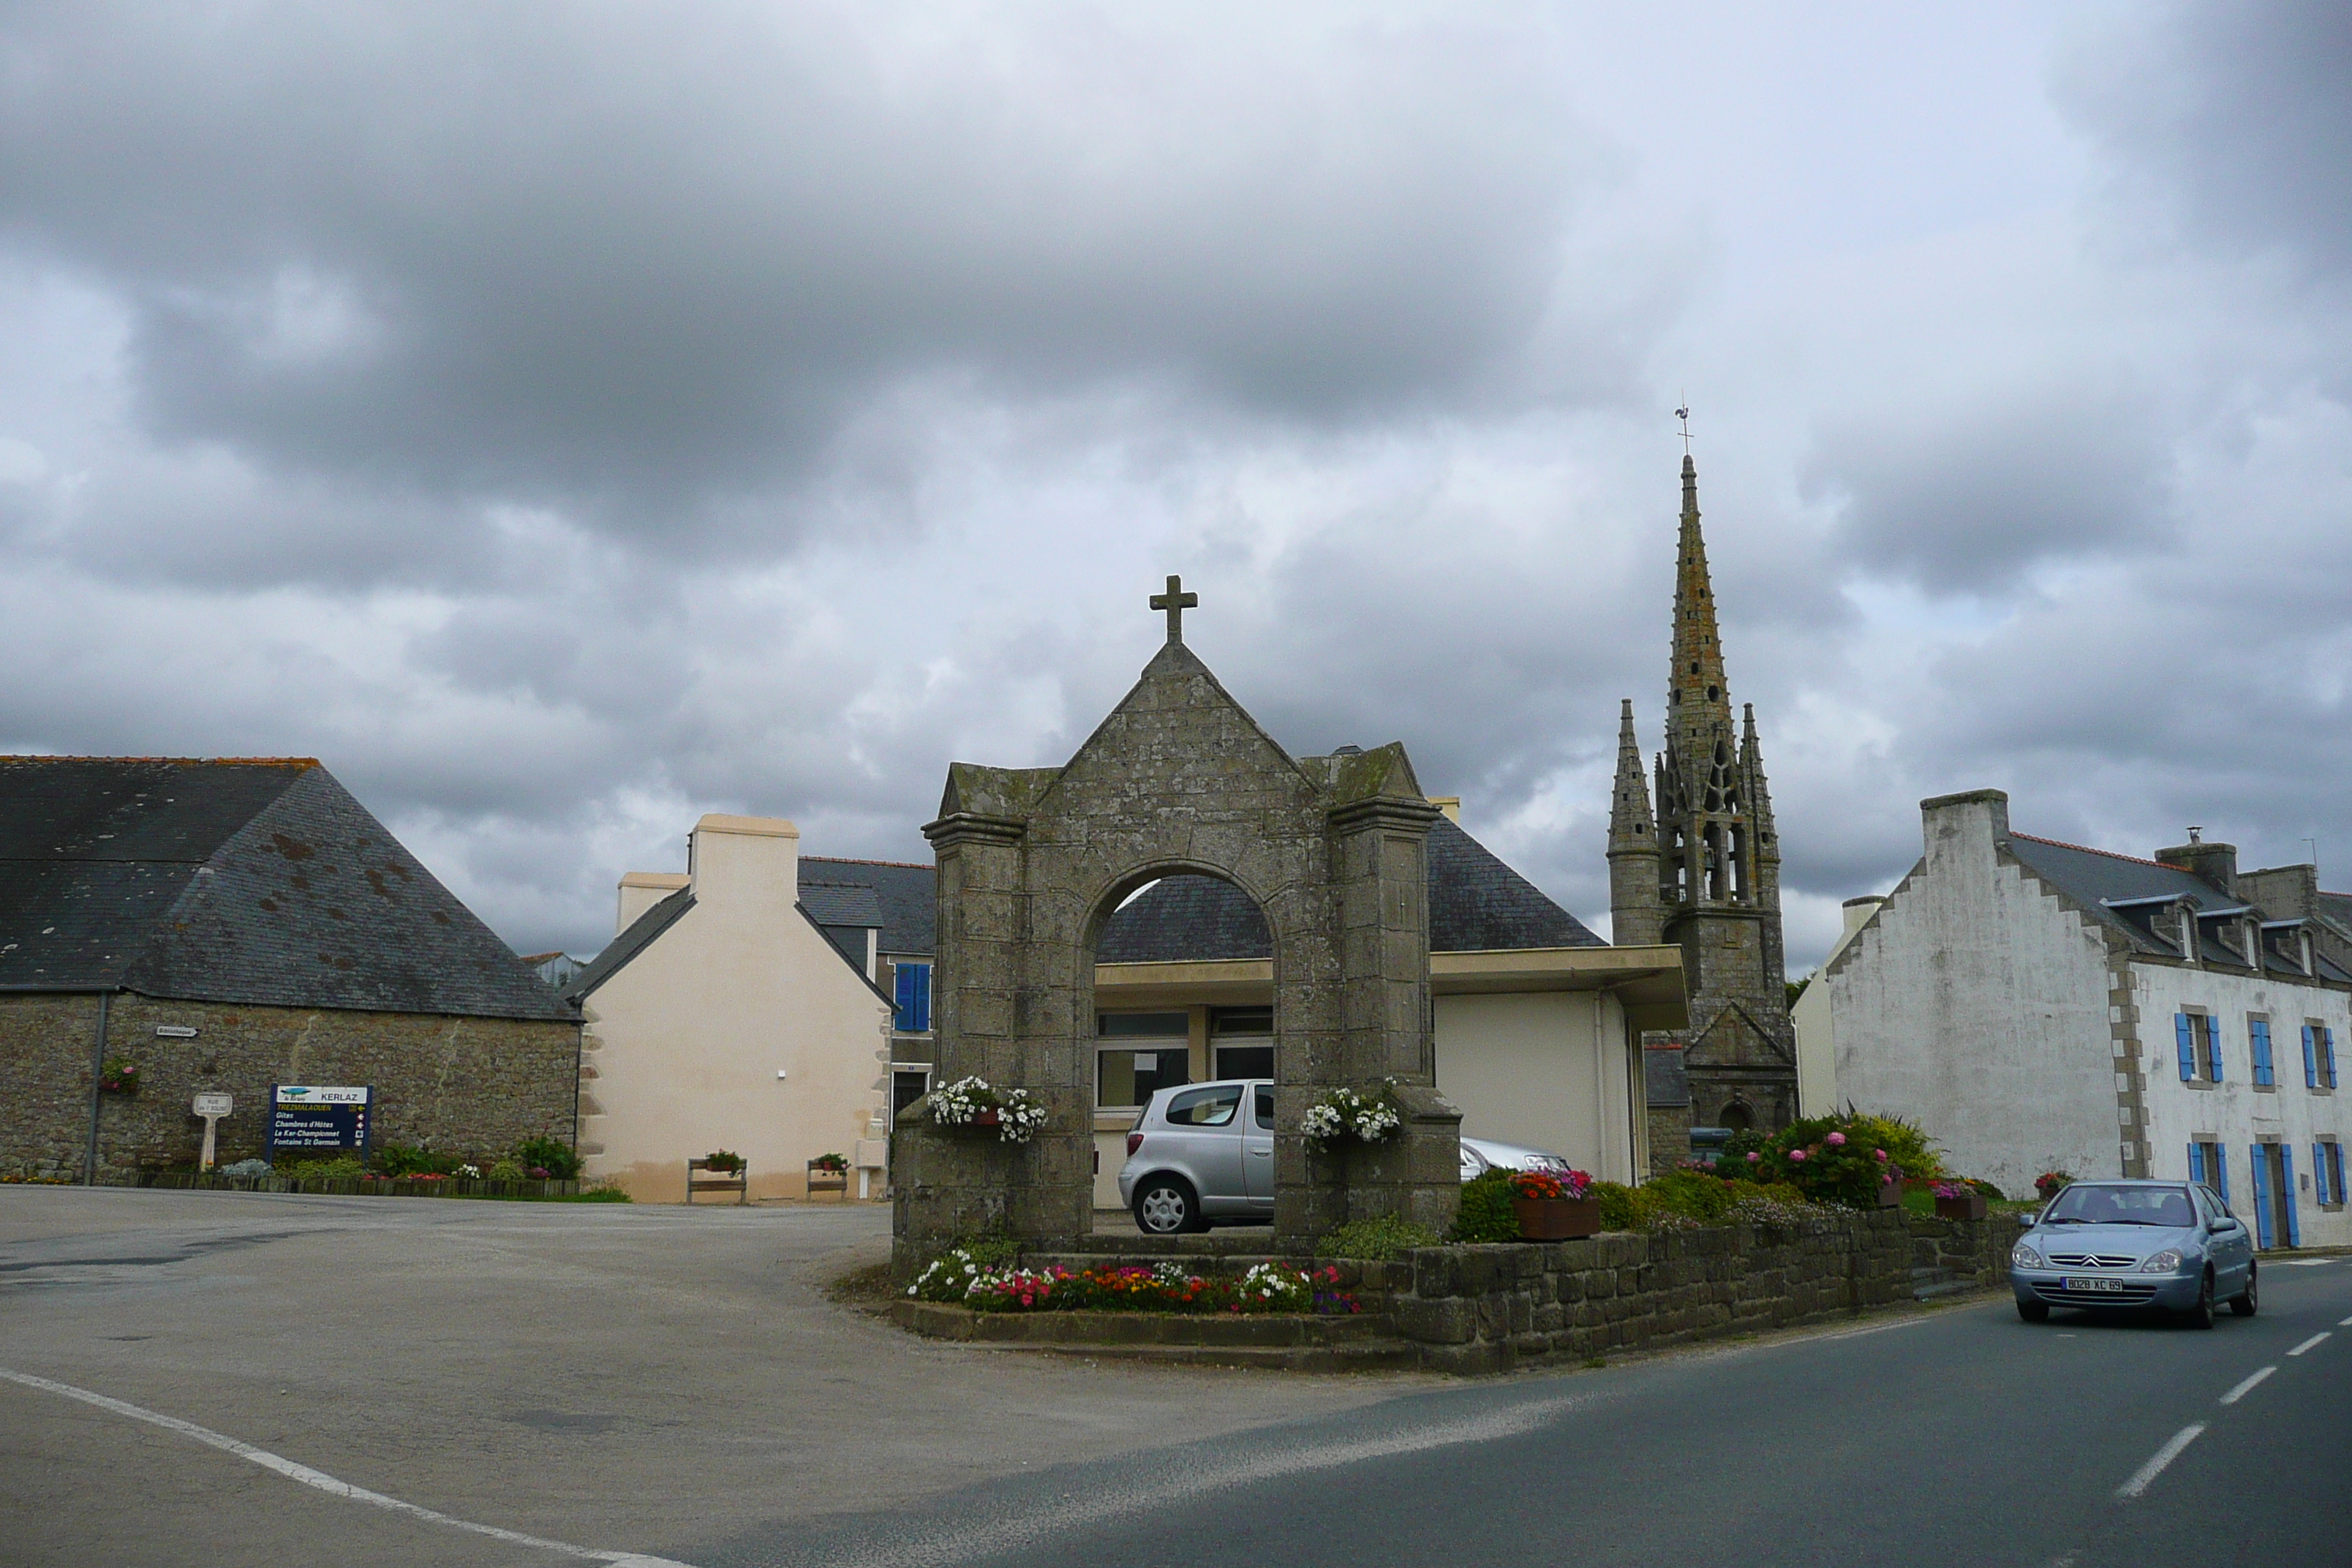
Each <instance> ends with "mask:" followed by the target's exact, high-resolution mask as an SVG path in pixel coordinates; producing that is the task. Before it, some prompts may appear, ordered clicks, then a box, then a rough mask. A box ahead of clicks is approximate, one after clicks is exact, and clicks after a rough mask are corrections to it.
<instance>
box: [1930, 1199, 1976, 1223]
mask: <svg viewBox="0 0 2352 1568" xmlns="http://www.w3.org/2000/svg"><path fill="white" fill-rule="evenodd" d="M1984 1216H1985V1195H1984V1194H1982V1193H1970V1194H1969V1195H1968V1196H1967V1197H1964V1198H1937V1200H1936V1217H1937V1219H1982V1218H1984Z"/></svg>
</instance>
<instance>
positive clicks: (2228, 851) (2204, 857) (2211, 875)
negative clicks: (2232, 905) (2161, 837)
mask: <svg viewBox="0 0 2352 1568" xmlns="http://www.w3.org/2000/svg"><path fill="white" fill-rule="evenodd" d="M2201 834H2202V829H2200V828H2195V827H2192V828H2190V829H2189V842H2188V843H2186V844H2176V845H2174V846H2173V847H2171V848H2169V849H2159V850H2158V851H2157V852H2156V858H2157V860H2158V863H2159V864H2161V865H2166V866H2170V867H2172V868H2174V869H2175V870H2179V871H2186V872H2188V873H2189V875H2190V876H2192V877H2194V878H2196V879H2198V880H2199V881H2200V882H2202V883H2204V884H2205V885H2206V886H2207V887H2209V888H2212V889H2217V890H2218V891H2220V892H2221V893H2223V894H2226V895H2227V896H2228V897H2230V898H2232V899H2234V898H2236V897H2237V896H2238V847H2237V846H2236V845H2234V844H2208V843H2206V842H2205V841H2204V838H2203V837H2201Z"/></svg>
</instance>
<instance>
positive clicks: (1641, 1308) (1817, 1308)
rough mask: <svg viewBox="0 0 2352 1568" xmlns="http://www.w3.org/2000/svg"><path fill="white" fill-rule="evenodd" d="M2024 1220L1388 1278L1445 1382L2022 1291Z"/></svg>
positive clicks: (1765, 1236) (1420, 1260)
mask: <svg viewBox="0 0 2352 1568" xmlns="http://www.w3.org/2000/svg"><path fill="white" fill-rule="evenodd" d="M2020 1231H2021V1226H2019V1224H2018V1222H2017V1220H2016V1218H2015V1217H2014V1216H2011V1215H1995V1216H1993V1217H1992V1218H1990V1219H1987V1220H1983V1221H1980V1222H1974V1223H1963V1222H1954V1221H1948V1220H1938V1219H1927V1218H1920V1217H1914V1216H1909V1215H1902V1214H1900V1213H1871V1214H1843V1215H1836V1216H1834V1217H1832V1218H1829V1219H1820V1220H1806V1221H1802V1222H1800V1223H1798V1224H1796V1225H1793V1226H1786V1227H1764V1226H1746V1225H1736V1226H1716V1227H1710V1228H1707V1229H1704V1230H1690V1231H1654V1232H1648V1233H1642V1234H1617V1235H1609V1236H1600V1237H1592V1238H1591V1239H1590V1240H1587V1241H1563V1242H1553V1243H1545V1244H1530V1243H1517V1244H1511V1245H1505V1246H1492V1247H1424V1248H1422V1249H1421V1250H1419V1251H1416V1252H1414V1253H1413V1254H1412V1261H1411V1268H1410V1277H1409V1278H1408V1277H1406V1272H1405V1268H1404V1266H1402V1265H1398V1264H1391V1265H1389V1266H1387V1268H1386V1269H1385V1270H1384V1271H1383V1272H1384V1274H1385V1275H1386V1279H1384V1281H1383V1282H1384V1283H1386V1284H1387V1285H1388V1287H1389V1289H1390V1300H1389V1313H1390V1319H1391V1324H1392V1325H1393V1331H1394V1332H1395V1333H1396V1334H1397V1335H1398V1336H1399V1337H1401V1338H1402V1339H1406V1340H1410V1341H1413V1342H1417V1343H1419V1344H1420V1345H1422V1346H1423V1357H1422V1359H1423V1364H1424V1365H1426V1366H1429V1367H1431V1368H1432V1369H1433V1370H1437V1371H1443V1372H1464V1373H1468V1372H1504V1371H1508V1370H1509V1369H1510V1368H1512V1367H1514V1366H1518V1365H1524V1364H1528V1363H1539V1362H1543V1361H1546V1360H1554V1359H1559V1358H1563V1357H1567V1358H1576V1359H1582V1358H1584V1357H1588V1356H1596V1355H1603V1354H1606V1353H1607V1352H1611V1351H1622V1350H1630V1349H1634V1348H1640V1347H1651V1346H1657V1345H1670V1344H1676V1343H1681V1342H1685V1341H1692V1340H1705V1339H1719V1338H1722V1337H1724V1336H1726V1335H1729V1334H1738V1333H1749V1332H1758V1331H1765V1330H1769V1329H1781V1328H1788V1327H1791V1326H1793V1325H1796V1324H1801V1323H1809V1322H1818V1321H1822V1320H1825V1319H1830V1318H1837V1317H1843V1316H1845V1315H1847V1314H1849V1313H1852V1312H1855V1311H1858V1310H1862V1309H1864V1308H1867V1307H1877V1306H1885V1305H1889V1304H1892V1303H1894V1302H1897V1301H1907V1300H1916V1299H1918V1298H1920V1297H1921V1296H1923V1295H1930V1294H1935V1293H1938V1292H1939V1291H1941V1290H1943V1289H1949V1288H1951V1287H1954V1286H1959V1287H1967V1286H1972V1285H1997V1284H2000V1282H2002V1281H2003V1280H2005V1279H2008V1277H2009V1252H2010V1248H2011V1247H2012V1246H2014V1245H2015V1244H2016V1241H2017V1237H2018V1236H2019V1234H2020Z"/></svg>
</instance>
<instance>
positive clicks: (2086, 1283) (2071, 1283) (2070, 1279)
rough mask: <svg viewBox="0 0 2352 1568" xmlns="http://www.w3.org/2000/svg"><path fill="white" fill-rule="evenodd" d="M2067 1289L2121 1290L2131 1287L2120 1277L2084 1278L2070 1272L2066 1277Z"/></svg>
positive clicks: (2069, 1290)
mask: <svg viewBox="0 0 2352 1568" xmlns="http://www.w3.org/2000/svg"><path fill="white" fill-rule="evenodd" d="M2066 1289H2067V1290H2068V1292H2069V1293H2072V1292H2074V1291H2076V1290H2095V1291H2121V1290H2125V1289H2129V1287H2128V1286H2126V1284H2125V1283H2124V1282H2123V1281H2122V1280H2120V1279H2082V1278H2080V1277H2078V1276H2075V1275H2071V1274H2070V1275H2068V1276H2067V1277H2066Z"/></svg>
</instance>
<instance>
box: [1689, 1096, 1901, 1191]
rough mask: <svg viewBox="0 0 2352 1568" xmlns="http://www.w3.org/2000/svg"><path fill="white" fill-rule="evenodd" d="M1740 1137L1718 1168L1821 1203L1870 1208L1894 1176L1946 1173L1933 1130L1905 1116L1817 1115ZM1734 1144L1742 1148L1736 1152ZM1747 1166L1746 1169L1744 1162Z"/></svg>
mask: <svg viewBox="0 0 2352 1568" xmlns="http://www.w3.org/2000/svg"><path fill="white" fill-rule="evenodd" d="M1743 1144H1746V1140H1745V1139H1744V1138H1743V1137H1740V1136H1735V1137H1734V1138H1733V1139H1732V1140H1730V1142H1727V1144H1726V1145H1725V1152H1724V1156H1723V1159H1722V1160H1721V1161H1719V1162H1717V1169H1718V1170H1722V1169H1725V1168H1726V1167H1727V1166H1728V1167H1731V1168H1732V1170H1731V1174H1732V1177H1733V1179H1735V1180H1736V1179H1738V1177H1740V1176H1746V1177H1749V1178H1752V1179H1753V1180H1755V1181H1758V1182H1761V1183H1765V1184H1787V1185H1790V1186H1792V1187H1795V1188H1796V1189H1797V1190H1798V1191H1800V1192H1801V1193H1802V1194H1804V1195H1805V1196H1806V1197H1808V1198H1810V1199H1811V1200H1812V1201H1813V1202H1815V1203H1835V1204H1845V1205H1850V1206H1852V1207H1855V1208H1868V1207H1871V1206H1873V1205H1875V1204H1876V1202H1877V1200H1878V1189H1879V1187H1880V1186H1881V1185H1882V1184H1884V1183H1885V1181H1886V1180H1887V1179H1888V1178H1889V1177H1890V1176H1892V1177H1912V1176H1940V1175H1942V1174H1943V1173H1944V1163H1943V1161H1942V1159H1941V1158H1940V1157H1939V1156H1938V1155H1937V1152H1936V1150H1935V1147H1934V1146H1933V1145H1932V1144H1930V1143H1929V1142H1927V1134H1926V1133H1924V1132H1922V1131H1920V1130H1919V1129H1918V1127H1917V1126H1916V1125H1915V1124H1913V1123H1911V1122H1908V1121H1904V1120H1903V1119H1902V1118H1901V1117H1899V1116H1872V1115H1868V1114H1862V1113H1856V1114H1852V1115H1846V1116H1811V1117H1807V1118H1806V1119H1805V1120H1803V1121H1797V1122H1792V1123H1790V1125H1789V1126H1787V1127H1785V1128H1782V1129H1781V1130H1780V1131H1778V1132H1776V1133H1774V1134H1772V1136H1770V1137H1769V1138H1766V1139H1762V1140H1760V1141H1759V1142H1754V1143H1752V1144H1746V1146H1744V1147H1738V1146H1740V1145H1743ZM1734 1147H1738V1154H1737V1155H1736V1156H1735V1155H1734V1154H1733V1152H1732V1150H1733V1148H1734ZM1740 1166H1744V1167H1745V1169H1744V1170H1740V1169H1738V1167H1740Z"/></svg>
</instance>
